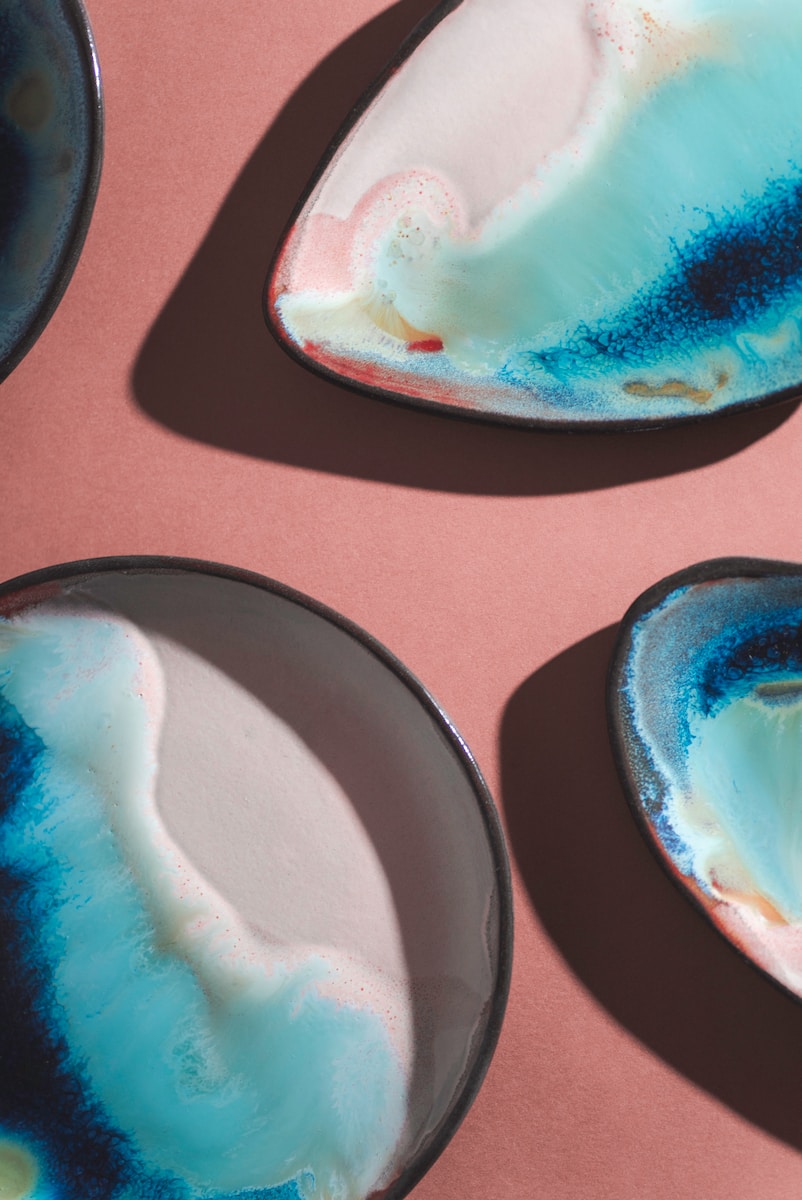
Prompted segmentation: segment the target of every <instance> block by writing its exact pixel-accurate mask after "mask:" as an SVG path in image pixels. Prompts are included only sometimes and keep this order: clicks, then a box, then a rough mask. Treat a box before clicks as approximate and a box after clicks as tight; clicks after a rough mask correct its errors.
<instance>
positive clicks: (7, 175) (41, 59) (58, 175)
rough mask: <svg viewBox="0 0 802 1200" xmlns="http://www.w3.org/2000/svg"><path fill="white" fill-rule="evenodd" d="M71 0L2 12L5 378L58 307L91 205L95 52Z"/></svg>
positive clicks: (0, 329) (1, 333)
mask: <svg viewBox="0 0 802 1200" xmlns="http://www.w3.org/2000/svg"><path fill="white" fill-rule="evenodd" d="M79 36H80V35H79V34H78V32H77V31H76V28H75V25H74V22H73V19H72V18H71V17H70V9H69V7H68V6H67V4H66V3H65V2H64V0H6V3H4V4H3V6H2V8H1V9H0V178H2V181H3V183H2V189H0V192H1V193H2V195H1V196H0V368H2V365H3V362H4V360H5V359H7V358H8V357H9V356H11V355H13V354H14V352H15V350H16V348H17V347H18V345H19V344H20V342H21V341H23V340H24V339H25V338H27V337H28V335H29V332H30V330H31V329H32V328H33V326H34V325H35V323H36V321H37V320H38V319H39V317H40V314H41V312H42V310H43V309H45V308H46V307H47V306H48V305H49V304H50V302H51V291H52V290H53V289H54V287H55V286H56V285H57V283H58V280H59V277H60V273H61V271H62V268H63V262H64V258H65V255H66V254H67V253H68V252H69V249H70V246H71V243H72V239H73V236H74V232H75V227H76V224H77V223H78V221H79V220H80V218H81V216H82V208H83V205H84V203H85V201H86V193H87V184H88V177H89V172H90V162H91V158H92V153H93V147H92V144H91V143H92V138H93V137H94V136H95V134H94V123H93V122H94V116H93V106H94V103H95V100H94V92H93V86H94V85H93V83H92V80H91V77H90V74H89V72H90V67H89V61H88V57H87V53H88V52H87V48H86V47H85V46H84V45H83V44H82V41H80V40H79Z"/></svg>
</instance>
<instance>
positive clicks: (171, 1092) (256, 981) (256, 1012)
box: [0, 611, 405, 1200]
mask: <svg viewBox="0 0 802 1200" xmlns="http://www.w3.org/2000/svg"><path fill="white" fill-rule="evenodd" d="M142 655H143V647H142V644H141V643H138V642H137V640H136V637H135V636H134V635H133V634H132V632H131V630H130V629H129V628H127V627H126V626H125V624H124V623H120V622H116V621H113V620H111V619H109V620H106V619H104V616H103V614H98V613H97V612H94V613H92V614H91V615H87V614H86V613H85V612H80V611H78V612H76V613H75V614H74V615H72V616H70V615H65V613H64V612H60V613H59V614H58V615H57V616H56V617H55V618H54V617H49V616H48V615H47V613H46V612H44V613H42V612H35V613H34V614H33V615H32V616H26V617H25V618H24V619H22V620H10V621H9V620H5V619H3V620H0V944H2V947H3V955H4V967H3V970H2V971H0V1063H2V1070H0V1195H2V1196H3V1197H4V1198H6V1200H157V1198H158V1200H234V1197H239V1198H241V1197H246V1196H247V1197H248V1200H313V1198H314V1200H357V1198H360V1197H363V1196H365V1195H367V1194H368V1193H369V1192H370V1191H371V1190H372V1189H373V1186H374V1184H376V1183H377V1182H378V1181H379V1180H380V1178H381V1176H382V1172H383V1171H384V1169H385V1168H386V1167H387V1165H388V1163H389V1162H390V1161H391V1159H392V1154H393V1150H394V1147H395V1143H396V1140H397V1137H398V1135H399V1132H400V1129H401V1126H402V1123H403V1116H404V1102H405V1086H404V1081H403V1077H402V1072H401V1069H400V1066H399V1063H398V1061H397V1058H396V1056H395V1054H394V1051H393V1049H392V1047H391V1044H390V1041H389V1038H388V1034H387V1031H386V1029H385V1026H384V1024H383V1021H382V1019H381V1018H380V1016H379V1015H378V1014H377V1013H376V1012H374V1011H373V1009H371V1008H370V1006H369V1005H365V1006H363V1007H357V1006H354V1005H352V1004H349V1003H344V1002H340V1001H339V1000H338V999H337V997H336V995H332V994H330V992H327V990H326V988H327V986H328V985H329V984H330V982H331V971H330V967H329V965H328V963H327V961H326V959H325V958H324V957H322V956H320V955H311V956H309V955H308V956H306V958H305V959H303V960H302V961H301V962H300V963H295V964H294V965H292V966H286V965H284V964H283V963H282V962H281V961H280V960H277V961H275V963H274V966H273V969H272V971H265V970H263V969H262V967H261V966H260V965H259V964H258V963H256V964H254V963H251V962H250V960H248V961H246V959H245V958H243V956H242V955H241V954H238V953H236V952H234V951H233V950H232V943H231V939H230V938H227V936H225V935H223V934H221V927H220V926H217V927H214V925H213V924H212V925H211V927H210V928H208V929H205V928H204V926H203V920H202V915H201V916H199V915H198V913H199V912H200V913H201V914H202V903H201V908H200V909H198V901H197V899H196V900H194V901H192V903H191V904H190V912H189V917H188V916H187V910H186V901H185V899H182V893H181V889H180V888H179V890H178V891H177V892H175V894H173V892H172V891H171V886H170V881H171V880H173V879H174V877H175V864H174V863H172V865H171V862H172V860H170V859H169V856H168V857H165V855H164V851H163V849H160V846H159V844H158V838H157V832H154V831H157V829H158V826H157V825H154V824H153V822H152V821H151V822H150V824H149V823H148V819H147V811H146V810H147V796H148V785H149V781H151V780H152V777H153V772H154V770H155V767H154V761H153V754H152V745H151V748H150V749H149V744H150V743H152V740H153V739H152V734H153V729H152V719H151V714H150V712H149V708H148V703H147V702H146V701H148V700H149V697H147V696H146V695H145V693H146V691H147V688H146V683H145V676H143V674H142V670H143V666H142V663H143V658H142ZM143 813H144V814H145V816H144V817H143ZM148 831H150V832H148ZM165 885H167V886H165ZM199 895H200V896H201V897H202V895H203V893H202V892H201V893H199ZM171 896H173V899H172V900H171V898H170V897H171ZM182 905H183V906H184V907H183V909H182ZM227 934H228V931H226V935H227Z"/></svg>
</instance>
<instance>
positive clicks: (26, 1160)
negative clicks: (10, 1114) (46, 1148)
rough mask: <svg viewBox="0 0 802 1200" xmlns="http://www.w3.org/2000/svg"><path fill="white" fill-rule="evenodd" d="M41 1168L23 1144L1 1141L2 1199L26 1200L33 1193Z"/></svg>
mask: <svg viewBox="0 0 802 1200" xmlns="http://www.w3.org/2000/svg"><path fill="white" fill-rule="evenodd" d="M38 1176H39V1168H38V1166H37V1163H36V1159H35V1158H34V1157H33V1155H32V1154H30V1153H29V1152H28V1151H27V1150H26V1149H24V1147H23V1146H17V1145H15V1144H14V1142H5V1141H0V1200H26V1197H28V1196H32V1195H33V1190H34V1188H35V1187H36V1181H37V1178H38Z"/></svg>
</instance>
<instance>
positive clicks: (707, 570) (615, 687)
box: [606, 557, 802, 1003]
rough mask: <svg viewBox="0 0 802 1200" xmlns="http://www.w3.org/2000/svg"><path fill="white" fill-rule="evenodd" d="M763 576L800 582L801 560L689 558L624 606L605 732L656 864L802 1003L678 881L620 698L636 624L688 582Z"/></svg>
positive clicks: (727, 939) (747, 958)
mask: <svg viewBox="0 0 802 1200" xmlns="http://www.w3.org/2000/svg"><path fill="white" fill-rule="evenodd" d="M768 576H789V577H792V576H796V577H797V578H798V579H799V580H800V582H802V564H799V563H791V562H782V561H780V560H774V559H769V558H738V557H733V558H711V559H706V560H705V561H703V562H699V563H694V564H693V565H692V566H690V567H686V568H685V569H684V570H681V571H676V572H675V573H674V574H673V575H667V576H666V578H665V579H661V580H660V581H659V583H655V584H654V585H653V586H652V587H650V588H648V589H647V590H646V591H645V592H643V593H642V594H641V595H640V596H638V598H637V600H635V601H634V603H633V604H631V605H630V607H629V608H628V609H627V611H626V613H625V614H624V618H623V620H622V622H621V625H620V627H619V630H618V633H617V635H616V640H615V645H614V647H613V653H612V657H611V659H610V666H609V669H608V673H607V692H606V700H607V731H608V734H609V738H610V745H611V748H612V752H613V758H614V759H615V765H616V769H617V771H618V777H619V779H620V781H621V784H622V786H623V789H624V795H625V797H626V800H627V804H628V805H629V809H630V812H631V813H632V816H633V817H634V819H635V824H636V825H637V826H638V829H639V830H640V832H641V834H642V835H643V837H644V839H645V841H646V844H647V846H648V847H649V849H650V850H651V852H652V854H653V855H654V857H655V858H656V859H657V861H658V862H659V863H660V866H661V867H662V868H663V870H664V871H665V873H666V874H667V875H668V877H669V879H670V880H671V882H672V883H673V884H674V886H675V887H676V888H677V889H678V891H680V892H681V893H682V895H683V896H684V897H685V899H686V900H688V901H689V902H690V904H691V905H692V906H693V908H694V909H695V910H696V911H697V912H698V913H699V914H700V915H701V916H702V917H703V918H704V920H705V921H706V922H707V924H708V925H710V926H711V927H712V928H713V929H715V931H716V933H717V934H718V935H719V937H721V938H723V940H724V941H725V942H726V943H727V944H728V945H729V946H730V947H731V948H732V949H733V950H734V951H735V953H736V954H737V955H738V957H739V958H740V959H742V960H743V961H744V962H747V963H749V965H750V967H752V968H753V970H755V971H757V972H758V974H759V975H761V976H762V977H763V978H764V979H767V980H768V981H769V983H771V984H773V985H774V987H776V988H778V989H779V991H781V992H782V993H783V994H784V995H786V996H790V997H791V998H792V999H793V1000H795V1001H796V1002H797V1003H802V996H800V995H798V994H797V993H796V992H794V991H792V990H791V989H790V988H788V987H786V985H785V984H784V983H782V982H781V981H780V980H779V979H777V978H776V976H774V975H772V974H771V972H770V971H767V970H766V969H765V968H764V967H761V966H760V965H759V964H758V963H756V962H755V961H754V959H752V958H751V957H750V956H749V955H748V954H747V953H746V951H744V950H742V949H741V947H740V946H739V945H738V944H737V943H736V942H734V941H733V940H732V939H731V938H730V937H728V935H727V934H726V933H725V932H724V931H723V930H722V929H720V928H719V926H718V925H716V923H715V921H714V920H713V918H712V917H711V915H710V913H709V911H708V910H707V908H705V906H704V905H703V904H702V903H701V901H700V900H699V899H698V898H697V897H696V896H694V894H693V893H692V892H691V891H690V890H689V889H688V888H687V887H686V885H685V884H684V883H683V880H682V876H681V875H680V874H679V873H678V871H677V870H676V868H675V867H674V865H673V863H672V860H671V858H670V856H669V855H668V853H667V851H666V850H665V849H664V847H663V843H662V841H661V840H660V838H659V836H658V835H657V833H656V831H655V829H654V827H653V826H652V824H651V822H650V821H649V820H648V818H647V816H646V814H645V813H644V811H643V807H642V805H641V799H640V790H639V788H638V782H637V777H636V773H635V771H634V770H633V766H632V756H631V754H630V752H629V748H628V744H629V743H630V742H631V743H634V744H636V745H637V746H638V747H641V746H642V745H643V742H642V740H641V739H640V737H638V735H637V734H636V732H635V730H634V727H633V722H632V716H631V712H630V709H629V706H628V704H627V702H626V700H625V698H624V697H625V688H624V685H625V676H626V671H627V667H628V665H629V660H630V655H631V652H632V633H633V630H634V628H635V626H636V625H637V623H638V622H639V621H640V620H642V618H643V617H645V616H647V615H648V614H649V613H650V612H653V611H654V610H655V609H656V608H659V606H660V605H661V604H662V603H663V601H664V600H667V599H668V597H669V596H670V595H671V594H672V593H673V592H676V591H678V590H679V589H680V588H684V587H693V586H697V585H699V584H705V583H714V582H716V581H720V580H725V579H764V578H766V577H768Z"/></svg>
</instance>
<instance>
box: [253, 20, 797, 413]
mask: <svg viewBox="0 0 802 1200" xmlns="http://www.w3.org/2000/svg"><path fill="white" fill-rule="evenodd" d="M462 3H463V0H441V3H439V4H437V5H435V7H434V8H433V9H432V11H431V12H430V13H429V15H428V16H427V17H424V19H423V20H422V21H420V22H419V23H418V24H417V25H416V26H415V28H414V29H413V30H412V32H411V33H410V34H409V36H408V37H407V38H406V39H405V40H404V41H403V42H402V43H401V46H400V48H399V50H398V51H397V52H396V54H395V55H394V56H393V57H392V58H391V59H390V61H389V62H388V64H387V65H386V66H385V67H384V69H383V70H382V71H381V72H380V73H379V75H378V76H377V78H376V80H375V81H374V82H373V83H372V84H371V85H370V87H369V88H368V89H367V90H366V91H365V92H363V93H362V95H361V96H360V98H359V100H357V102H356V104H355V105H354V106H353V108H352V109H351V111H350V112H349V113H348V115H347V116H346V118H345V120H344V121H343V123H342V125H341V126H340V128H339V129H338V130H337V132H336V133H335V135H334V137H333V138H332V140H331V142H330V143H329V145H328V147H327V148H326V150H325V151H324V153H323V156H322V158H321V159H320V162H319V163H318V166H317V167H316V169H315V171H314V173H313V175H312V177H311V179H310V180H309V183H308V184H307V185H306V188H305V189H304V191H303V192H302V193H301V197H300V199H299V200H298V202H297V204H296V205H295V208H294V209H293V211H292V214H291V216H290V218H289V220H288V221H287V224H286V225H285V227H284V230H283V232H282V234H281V237H280V238H279V241H278V245H277V246H276V249H275V250H274V252H273V256H272V258H271V260H270V266H269V269H268V272H267V279H266V280H265V286H264V288H263V290H262V315H263V316H264V319H265V323H266V325H267V327H268V329H269V330H270V332H271V333H272V335H273V337H274V338H275V340H276V341H277V342H278V344H279V346H281V348H282V350H284V351H285V352H286V353H287V354H288V355H289V356H290V358H292V359H294V360H295V361H296V362H297V363H300V365H301V366H302V367H306V369H307V370H309V371H311V372H312V373H313V374H315V375H319V376H321V377H322V378H323V379H325V380H327V381H328V382H329V383H333V384H336V385H337V386H338V387H343V388H347V389H348V390H349V391H355V392H361V393H362V394H363V395H366V396H370V397H371V398H372V399H374V400H382V401H385V402H387V403H389V404H395V405H399V406H401V407H403V408H416V409H420V410H423V411H424V412H432V413H436V414H439V415H440V416H448V417H456V418H457V419H458V420H464V421H478V422H480V423H481V424H484V425H506V426H508V427H510V428H516V429H538V430H541V431H542V432H544V433H571V434H574V433H645V432H651V431H654V430H658V429H666V428H669V427H672V428H673V427H674V426H677V425H697V424H698V423H699V422H700V421H702V422H708V421H713V420H716V419H717V418H720V417H727V416H729V415H730V414H732V413H743V412H749V411H752V410H753V409H759V408H768V407H769V406H771V405H774V404H783V403H791V402H793V401H794V400H799V399H800V397H802V380H800V382H799V383H798V384H795V385H794V386H792V387H787V388H781V389H780V390H779V391H776V392H766V393H764V394H763V395H761V396H754V397H752V399H751V400H741V401H739V402H738V403H737V404H730V405H726V406H725V407H722V408H716V409H712V410H711V411H710V412H705V411H702V410H699V411H696V412H689V413H681V414H679V415H677V416H669V415H667V414H666V415H663V416H661V415H659V414H658V415H656V416H655V417H654V418H653V419H652V418H648V417H643V418H633V419H631V420H630V419H627V418H626V417H624V418H620V419H619V418H615V417H611V418H610V419H608V420H603V419H602V420H587V421H582V420H572V419H568V420H560V419H559V418H555V419H554V420H550V419H549V418H547V417H527V416H519V415H515V414H513V413H494V412H492V411H488V410H478V409H472V408H463V407H462V406H461V405H458V404H448V403H446V402H444V401H439V400H427V399H426V398H425V397H424V396H408V395H405V394H404V393H403V392H394V391H390V390H389V389H387V388H381V387H376V386H375V385H373V384H370V383H365V382H363V381H361V380H358V379H351V378H350V377H349V376H347V375H341V374H339V373H338V372H337V371H333V370H332V369H331V367H327V366H326V365H325V364H324V363H321V362H318V360H317V359H315V358H312V357H311V356H310V355H309V354H307V353H306V352H305V351H304V350H303V349H302V348H301V347H300V346H299V345H297V344H296V343H295V342H294V341H293V340H292V338H291V337H290V336H289V334H288V333H287V331H286V330H285V329H284V327H283V326H282V324H281V322H280V321H279V319H278V317H277V315H276V314H275V313H274V310H273V305H272V303H271V296H272V290H273V281H274V279H275V276H276V272H277V269H278V266H279V264H280V262H281V259H282V257H283V255H284V251H285V248H286V246H287V242H288V240H289V237H290V234H291V233H292V231H293V229H294V227H295V225H296V223H297V221H298V218H299V217H300V215H301V213H302V212H303V210H304V208H305V207H306V204H307V201H308V200H309V198H310V197H311V195H312V193H313V192H314V190H315V188H316V187H317V185H318V183H319V182H320V180H321V179H322V177H323V175H324V174H325V172H326V171H327V170H328V168H329V166H330V164H331V163H332V161H333V159H334V157H335V155H336V154H337V151H338V150H339V149H340V146H341V145H342V144H343V142H344V141H345V140H346V138H347V137H348V136H349V134H350V133H351V131H352V130H353V129H354V128H355V127H356V125H357V124H358V122H359V121H360V120H361V119H362V117H363V116H364V115H365V113H366V112H367V110H368V109H369V108H370V106H371V104H372V103H373V101H374V100H375V99H376V98H377V96H378V95H379V93H380V92H382V91H383V89H384V87H385V84H386V83H387V82H388V81H389V80H390V78H391V77H392V76H393V75H394V74H395V73H396V71H398V70H400V68H401V67H402V66H403V65H404V63H405V62H406V61H407V59H408V58H410V57H411V55H412V54H413V53H414V51H415V50H417V48H418V46H419V45H420V44H421V42H422V41H424V39H425V38H427V37H428V36H429V34H430V33H431V32H432V31H433V30H434V29H435V28H436V27H437V26H438V25H439V24H440V22H441V21H442V20H443V19H444V18H445V17H447V16H449V15H450V14H451V13H452V12H454V10H455V9H457V8H459V7H460V6H461V4H462Z"/></svg>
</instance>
